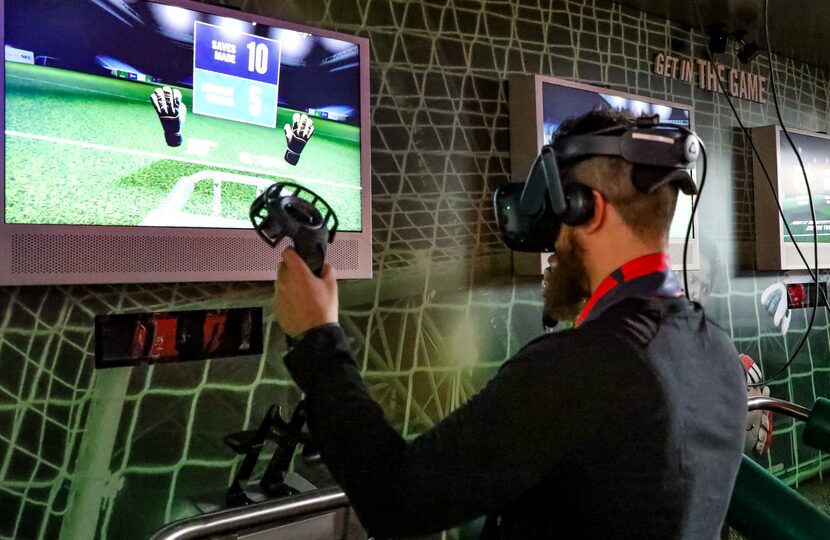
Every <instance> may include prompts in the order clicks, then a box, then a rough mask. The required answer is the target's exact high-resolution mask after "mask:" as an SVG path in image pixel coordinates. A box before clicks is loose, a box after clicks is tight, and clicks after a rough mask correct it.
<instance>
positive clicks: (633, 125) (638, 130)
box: [494, 116, 700, 252]
mask: <svg viewBox="0 0 830 540" xmlns="http://www.w3.org/2000/svg"><path fill="white" fill-rule="evenodd" d="M699 155H700V143H699V141H698V138H697V135H695V134H694V133H692V132H691V131H690V130H688V129H686V128H685V127H682V126H676V125H673V124H660V123H659V117H657V116H645V117H640V118H638V119H636V120H635V121H633V122H630V123H626V124H622V125H617V126H612V127H609V128H603V129H600V130H597V131H594V132H591V133H586V134H580V135H565V136H561V137H556V138H555V139H554V140H553V142H552V144H549V145H545V146H544V147H542V151H541V153H540V154H539V156H538V157H537V158H536V162H535V163H534V164H533V167H532V168H531V170H530V173H529V174H528V177H527V181H526V182H524V183H523V184H520V183H511V184H507V185H505V186H502V187H500V188H499V189H497V190H496V193H495V196H494V203H495V210H496V220H497V222H498V224H499V230H500V233H501V237H502V241H503V242H504V243H505V244H506V245H507V247H509V248H510V249H513V250H514V251H529V252H552V251H554V244H555V242H556V237H557V236H558V233H559V229H560V227H561V224H563V223H564V224H566V225H570V226H579V225H582V224H584V223H586V222H588V221H589V220H590V219H591V218H592V217H593V215H594V195H593V190H592V189H591V188H590V187H589V186H587V185H585V184H583V183H581V182H579V181H576V180H570V181H567V182H565V181H564V179H563V178H562V174H561V172H560V171H561V170H564V169H566V168H568V167H571V166H573V165H574V164H575V163H577V162H578V161H581V160H583V159H586V158H589V157H592V156H616V157H620V158H622V159H624V160H626V161H628V162H630V163H632V164H634V165H635V172H634V178H633V179H632V180H633V183H634V186H635V187H636V188H637V189H638V190H639V191H641V192H643V193H650V192H652V191H654V190H656V189H658V188H659V187H660V186H662V185H665V184H667V183H674V184H676V185H677V186H678V187H679V188H680V190H681V191H683V193H685V194H687V195H694V194H696V193H697V186H696V185H695V183H694V180H692V177H691V176H690V175H689V173H688V172H687V169H690V168H692V167H694V163H695V161H696V160H697V158H698V156H699Z"/></svg>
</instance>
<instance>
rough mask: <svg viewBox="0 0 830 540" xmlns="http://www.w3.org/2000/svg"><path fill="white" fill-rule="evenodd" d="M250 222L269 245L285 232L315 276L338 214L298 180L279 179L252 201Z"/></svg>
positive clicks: (330, 239)
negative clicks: (291, 181)
mask: <svg viewBox="0 0 830 540" xmlns="http://www.w3.org/2000/svg"><path fill="white" fill-rule="evenodd" d="M250 215H251V223H253V225H254V229H256V232H257V233H259V236H261V237H262V239H263V240H265V241H266V242H267V243H268V244H269V245H271V246H272V247H276V246H277V244H278V243H279V242H280V241H281V240H282V239H283V238H285V237H286V236H287V237H289V238H290V239H291V241H292V242H294V249H295V250H297V253H298V254H299V255H300V257H301V258H302V259H303V260H304V261H305V263H306V264H307V265H308V267H309V268H310V269H311V271H312V272H314V274H315V275H316V276H318V277H319V276H320V274H321V273H322V272H323V262H324V261H325V258H326V245H327V244H330V243H331V242H333V241H334V235H335V233H336V232H337V227H338V224H339V222H338V220H337V215H336V214H335V213H334V210H332V208H331V206H329V204H328V203H327V202H326V201H325V200H323V198H322V197H320V196H319V195H317V194H316V193H314V192H313V191H311V190H310V189H307V188H304V187H302V186H299V185H297V184H292V183H290V182H280V183H277V184H273V185H271V186H269V187H268V189H266V190H265V191H263V192H262V194H261V195H260V196H259V197H257V198H256V200H254V202H253V204H251V213H250Z"/></svg>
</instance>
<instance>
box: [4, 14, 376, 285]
mask: <svg viewBox="0 0 830 540" xmlns="http://www.w3.org/2000/svg"><path fill="white" fill-rule="evenodd" d="M0 6H2V10H0V13H2V17H3V25H2V27H3V29H4V30H3V31H4V36H3V38H4V39H3V41H4V45H5V46H4V67H5V69H4V72H3V84H2V88H3V97H4V100H3V102H4V105H5V114H4V115H3V123H4V134H5V137H4V151H3V159H2V164H3V181H2V182H1V183H0V207H2V218H3V219H2V223H0V253H2V255H0V285H11V284H24V285H25V284H52V283H130V282H177V281H230V280H234V281H236V280H270V279H273V278H274V276H275V270H276V267H277V264H278V262H279V253H280V251H281V250H280V249H277V250H274V249H273V248H271V247H269V246H268V245H267V244H266V243H265V242H263V241H262V240H261V239H259V237H258V236H257V234H256V232H255V231H254V230H253V229H252V226H251V223H250V220H249V217H248V212H249V207H250V205H251V202H252V201H253V200H254V199H255V198H256V196H257V195H258V194H259V193H261V192H262V191H263V190H264V189H265V188H267V187H268V186H269V185H271V184H273V183H275V182H283V181H288V182H294V183H297V184H300V185H302V186H304V187H306V188H309V189H311V190H313V191H314V192H316V193H317V194H319V195H320V196H322V197H323V198H324V199H325V200H326V201H327V202H328V203H329V204H331V205H332V207H333V208H334V210H335V211H336V213H337V215H338V218H339V222H340V229H339V231H338V233H337V235H336V238H335V242H334V244H332V245H331V246H330V247H329V257H328V259H329V261H330V262H331V263H332V264H333V266H334V267H335V269H336V270H337V275H338V277H341V278H355V277H370V276H371V272H372V250H371V220H370V163H369V156H370V144H369V131H370V129H369V78H368V77H369V69H368V68H369V66H368V64H369V42H368V40H366V39H364V38H359V37H354V36H349V35H344V34H339V33H334V32H329V31H326V30H320V29H315V28H308V27H305V26H300V25H296V24H292V23H286V22H282V21H278V20H274V19H270V18H266V17H260V16H256V15H251V14H246V13H241V12H238V11H235V10H231V9H226V8H220V7H214V6H210V5H206V4H202V3H197V2H192V1H186V0H160V1H147V0H130V1H124V0H71V1H67V0H0ZM154 96H155V97H154ZM179 96H180V98H179ZM179 99H180V103H181V105H179ZM184 109H186V112H185V111H184ZM306 117H307V119H306ZM295 124H296V125H295ZM311 125H313V131H312V130H311V129H310V126H311ZM309 132H310V133H311V135H310V137H309V136H308V134H309ZM297 135H299V136H300V138H301V139H305V138H307V142H306V144H305V145H304V146H303V145H302V144H298V142H302V141H298V140H294V141H293V143H292V144H291V145H289V140H290V139H292V138H294V137H296V136H297ZM289 147H290V148H289ZM300 147H302V148H301V151H300ZM289 150H291V151H289ZM286 245H287V244H286Z"/></svg>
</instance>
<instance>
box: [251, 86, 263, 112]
mask: <svg viewBox="0 0 830 540" xmlns="http://www.w3.org/2000/svg"><path fill="white" fill-rule="evenodd" d="M248 112H249V113H251V116H259V115H260V114H261V113H262V88H260V87H258V86H251V87H250V88H249V89H248Z"/></svg>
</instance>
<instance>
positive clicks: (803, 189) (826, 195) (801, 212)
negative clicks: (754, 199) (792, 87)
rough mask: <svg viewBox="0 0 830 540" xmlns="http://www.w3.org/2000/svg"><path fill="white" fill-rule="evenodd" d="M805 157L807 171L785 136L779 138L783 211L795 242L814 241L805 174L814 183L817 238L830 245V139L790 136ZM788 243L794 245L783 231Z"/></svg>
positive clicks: (820, 241) (802, 158)
mask: <svg viewBox="0 0 830 540" xmlns="http://www.w3.org/2000/svg"><path fill="white" fill-rule="evenodd" d="M790 137H792V139H793V142H794V143H795V144H796V148H798V153H799V154H801V160H802V162H803V163H804V170H803V171H802V169H801V165H800V164H799V163H798V158H796V156H795V153H794V152H793V150H792V147H791V146H790V144H789V142H788V141H787V139H786V138H785V137H784V135H783V134H782V135H781V136H780V137H779V154H780V156H781V159H780V161H779V166H778V186H779V190H780V193H779V198H780V199H781V208H782V209H783V211H784V217H785V218H786V219H787V223H789V225H790V230H791V231H792V233H793V236H794V237H795V239H796V240H797V241H798V242H799V243H800V242H812V241H813V216H812V214H811V213H810V198H809V196H808V194H807V185H806V184H805V183H804V172H806V173H807V178H808V179H809V181H810V191H811V192H812V195H813V207H814V208H815V212H816V231H815V232H816V236H818V241H819V243H822V244H827V243H830V140H828V139H825V138H822V137H811V136H808V135H802V134H800V133H790ZM781 237H782V240H784V242H787V243H791V242H792V239H791V238H790V235H789V234H788V233H787V231H786V230H784V228H783V226H782V228H781Z"/></svg>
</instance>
